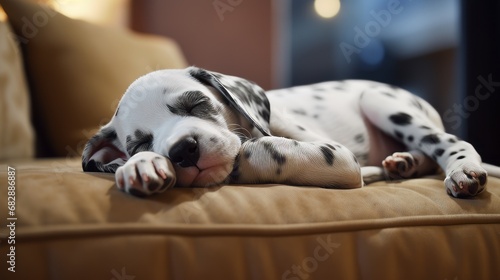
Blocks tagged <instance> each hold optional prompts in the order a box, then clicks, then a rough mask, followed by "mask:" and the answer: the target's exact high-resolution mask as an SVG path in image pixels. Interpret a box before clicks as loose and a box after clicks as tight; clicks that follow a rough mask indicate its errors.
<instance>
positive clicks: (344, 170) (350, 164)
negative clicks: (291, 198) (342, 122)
mask: <svg viewBox="0 0 500 280" xmlns="http://www.w3.org/2000/svg"><path fill="white" fill-rule="evenodd" d="M230 181H231V182H233V183H283V184H291V185H312V186H321V187H329V188H359V187H361V186H362V184H363V183H362V178H361V171H360V167H359V164H358V162H357V160H356V158H355V157H354V155H353V154H352V152H351V151H349V150H348V149H347V148H345V147H344V146H342V145H340V144H338V143H335V142H332V141H316V142H302V141H297V140H292V139H288V138H283V137H273V136H268V137H261V138H255V139H251V140H249V141H246V142H245V143H243V145H242V147H241V150H240V154H239V156H238V158H237V159H236V162H235V167H234V170H233V172H232V174H231V175H230Z"/></svg>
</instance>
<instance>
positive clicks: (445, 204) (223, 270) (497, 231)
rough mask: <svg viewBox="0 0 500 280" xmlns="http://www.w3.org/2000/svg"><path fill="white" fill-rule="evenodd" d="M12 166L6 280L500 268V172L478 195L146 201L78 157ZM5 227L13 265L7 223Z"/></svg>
mask: <svg viewBox="0 0 500 280" xmlns="http://www.w3.org/2000/svg"><path fill="white" fill-rule="evenodd" d="M14 166H15V167H16V172H17V175H16V180H17V181H16V182H17V189H16V213H15V215H16V217H17V218H18V219H17V221H16V233H15V234H16V247H15V250H16V256H17V264H18V267H17V269H18V270H17V272H16V273H15V274H6V270H5V268H4V269H2V270H1V271H0V278H1V279H39V280H45V279H75V280H78V279H112V278H115V279H120V278H118V277H117V276H116V275H122V276H123V275H124V274H125V275H129V276H130V277H132V276H135V279H153V280H154V279H273V280H274V279H360V278H363V279H495V277H497V276H498V275H500V266H499V265H498V260H499V259H500V179H496V178H491V177H490V178H489V183H488V189H487V191H486V192H484V193H482V194H480V195H479V196H477V197H476V198H474V199H455V198H452V197H450V196H448V195H447V194H446V192H445V190H444V187H443V181H442V180H443V178H442V177H439V176H435V177H427V178H422V179H413V180H407V181H404V182H392V183H386V182H378V183H375V184H372V185H369V186H368V187H365V188H362V189H355V190H332V189H322V188H315V187H291V186H284V185H247V186H221V187H216V188H209V189H172V190H168V191H166V192H165V193H163V194H161V195H157V196H153V197H151V198H148V199H139V198H136V197H132V196H130V195H127V194H125V193H123V192H120V191H119V190H117V188H116V186H115V184H114V180H113V174H102V173H83V172H81V167H80V161H79V160H76V159H75V160H64V159H63V160H57V161H36V162H28V163H24V164H23V163H18V164H15V163H14ZM6 168H7V166H0V170H6ZM6 181H7V178H6V173H5V172H2V173H0V182H6ZM6 196H7V190H6V188H1V189H0V197H2V198H4V199H5V198H6ZM6 219H7V211H0V220H1V221H6ZM0 233H1V236H2V240H1V241H2V242H1V243H0V246H3V247H2V251H1V252H2V253H1V254H0V263H2V264H4V265H5V264H6V259H5V258H6V251H5V250H6V237H7V236H8V229H7V228H6V227H3V228H1V229H0ZM3 275H6V276H9V277H10V278H5V277H2V276H3Z"/></svg>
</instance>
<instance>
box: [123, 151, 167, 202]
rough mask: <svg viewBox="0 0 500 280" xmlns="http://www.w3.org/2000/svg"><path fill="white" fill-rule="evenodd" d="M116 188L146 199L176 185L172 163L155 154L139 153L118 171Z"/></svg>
mask: <svg viewBox="0 0 500 280" xmlns="http://www.w3.org/2000/svg"><path fill="white" fill-rule="evenodd" d="M115 180H116V186H117V187H118V188H119V189H120V190H123V191H125V192H128V193H130V194H132V195H135V196H139V197H144V196H148V195H152V194H154V193H160V192H163V191H165V190H167V189H168V188H170V187H172V186H174V185H175V181H176V177H175V171H174V167H173V166H172V163H170V161H169V160H168V159H167V158H165V157H164V156H161V155H159V154H157V153H154V152H139V153H137V154H135V155H134V156H132V157H131V158H130V159H129V160H128V161H127V162H126V163H125V164H124V165H123V166H120V167H119V168H118V169H117V170H116V174H115Z"/></svg>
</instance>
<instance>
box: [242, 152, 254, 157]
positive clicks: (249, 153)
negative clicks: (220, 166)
mask: <svg viewBox="0 0 500 280" xmlns="http://www.w3.org/2000/svg"><path fill="white" fill-rule="evenodd" d="M251 155H252V153H251V152H250V151H245V152H244V153H243V156H244V157H245V158H246V159H249V158H250V156H251Z"/></svg>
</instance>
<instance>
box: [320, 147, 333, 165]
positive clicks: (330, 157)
mask: <svg viewBox="0 0 500 280" xmlns="http://www.w3.org/2000/svg"><path fill="white" fill-rule="evenodd" d="M320 150H321V152H322V153H323V157H324V158H325V161H326V163H327V164H328V165H333V152H332V150H330V149H329V148H328V147H326V146H321V147H320Z"/></svg>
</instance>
